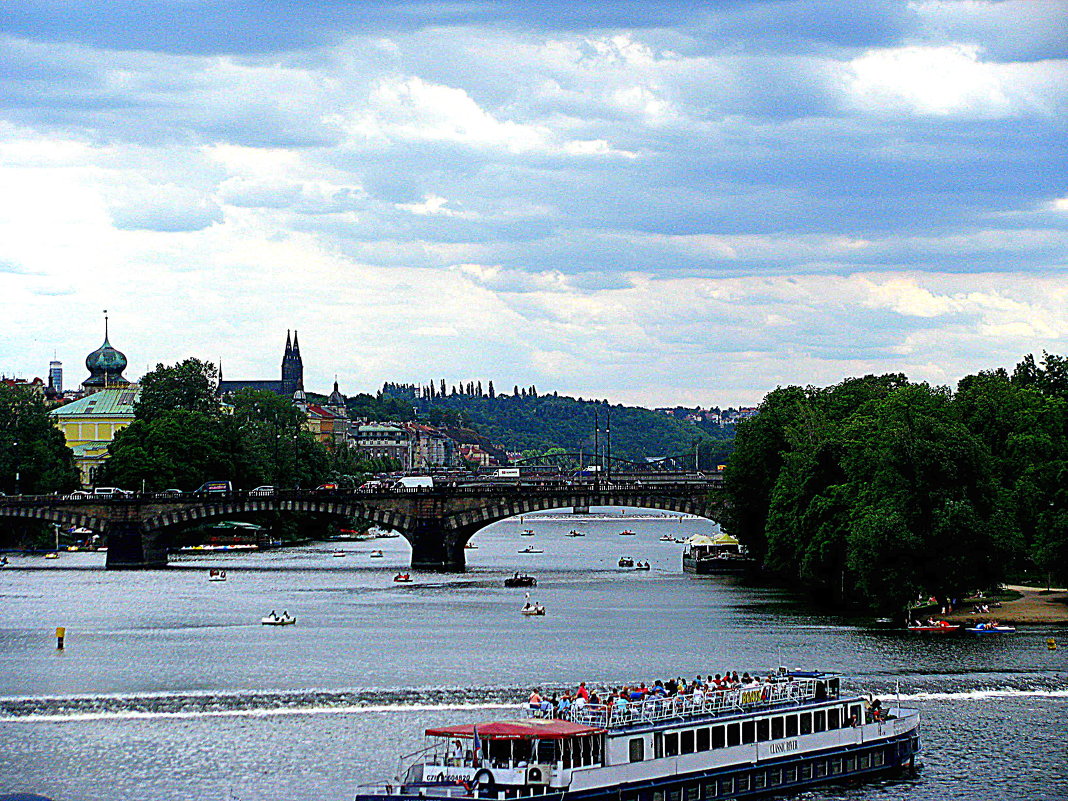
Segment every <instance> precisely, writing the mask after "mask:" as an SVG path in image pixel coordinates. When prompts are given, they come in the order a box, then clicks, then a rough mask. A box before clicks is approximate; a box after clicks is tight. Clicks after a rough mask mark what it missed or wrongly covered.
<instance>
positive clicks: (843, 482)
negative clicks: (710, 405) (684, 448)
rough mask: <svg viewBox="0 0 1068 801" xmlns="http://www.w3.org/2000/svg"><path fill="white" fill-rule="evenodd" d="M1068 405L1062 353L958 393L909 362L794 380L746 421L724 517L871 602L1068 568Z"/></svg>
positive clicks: (778, 562) (736, 530)
mask: <svg viewBox="0 0 1068 801" xmlns="http://www.w3.org/2000/svg"><path fill="white" fill-rule="evenodd" d="M1066 404H1068V362H1066V360H1065V359H1064V358H1062V357H1059V356H1053V355H1048V354H1047V355H1045V357H1044V359H1043V360H1042V361H1041V362H1040V363H1036V362H1035V360H1034V359H1033V358H1031V357H1028V358H1026V359H1025V360H1024V361H1023V362H1021V364H1020V365H1019V366H1017V368H1016V370H1015V371H1014V372H1013V373H1012V374H1011V375H1010V374H1009V373H1007V372H1006V371H1005V370H994V371H990V372H983V373H979V374H978V375H973V376H968V377H966V378H964V379H962V380H961V381H960V383H959V385H958V387H957V391H956V392H955V393H953V392H951V391H950V390H948V389H946V388H940V387H931V386H928V385H927V384H922V383H921V384H914V383H910V382H909V381H908V380H907V379H906V378H905V376H903V375H899V374H898V375H882V376H872V375H869V376H865V377H864V378H852V379H848V380H846V381H843V382H842V383H840V384H838V385H836V386H833V387H826V388H816V387H805V388H802V387H796V386H791V387H781V388H779V389H776V390H775V391H774V392H771V393H770V394H769V395H767V396H766V397H765V398H764V401H763V402H762V403H761V405H760V409H759V412H758V414H757V415H756V416H755V417H753V418H752V419H750V420H747V421H745V422H743V423H741V424H740V425H739V426H738V431H737V439H736V442H735V451H734V454H733V455H732V457H731V459H730V462H729V463H728V466H727V471H726V476H725V495H726V499H727V504H726V505H725V507H724V510H723V513H722V520H721V522H722V523H723V526H724V528H725V529H726V530H727V531H729V532H730V533H732V534H735V535H736V536H738V537H739V538H740V539H741V540H742V541H743V542H744V543H745V544H747V545H748V547H749V548H750V550H751V552H752V553H753V554H754V556H755V557H756V558H757V559H759V560H760V561H761V562H762V564H763V565H764V566H765V567H766V569H767V570H769V571H770V572H771V573H773V574H775V575H778V576H781V577H783V578H785V579H788V580H791V581H794V582H797V583H798V584H801V585H803V586H805V587H808V588H810V589H812V590H813V591H815V592H817V593H819V594H820V595H822V596H823V597H826V598H834V599H837V600H844V601H851V602H858V603H860V604H863V605H866V606H870V607H873V608H879V609H886V610H897V609H901V608H902V607H903V606H904V605H905V604H906V603H907V602H908V601H910V600H911V599H914V598H916V597H917V596H918V595H919V594H923V595H924V596H926V595H929V594H934V595H936V596H939V597H955V596H963V595H964V594H965V593H967V592H970V591H973V590H976V589H981V588H989V587H992V586H993V585H995V584H996V583H998V582H999V581H1001V580H1003V579H1005V578H1006V577H1009V576H1022V575H1027V574H1031V575H1035V574H1041V575H1042V576H1050V577H1052V578H1055V579H1058V578H1059V579H1060V580H1064V579H1065V578H1068V405H1066Z"/></svg>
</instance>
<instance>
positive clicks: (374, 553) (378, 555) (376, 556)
mask: <svg viewBox="0 0 1068 801" xmlns="http://www.w3.org/2000/svg"><path fill="white" fill-rule="evenodd" d="M384 555H385V554H383V553H382V552H381V551H380V550H378V549H377V548H376V549H375V550H373V551H371V558H372V559H381V558H382V557H383V556H384Z"/></svg>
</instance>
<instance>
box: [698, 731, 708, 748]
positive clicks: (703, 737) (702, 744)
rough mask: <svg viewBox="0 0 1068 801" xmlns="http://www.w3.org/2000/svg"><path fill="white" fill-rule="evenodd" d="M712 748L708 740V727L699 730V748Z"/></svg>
mask: <svg viewBox="0 0 1068 801" xmlns="http://www.w3.org/2000/svg"><path fill="white" fill-rule="evenodd" d="M709 748H710V746H709V740H708V727H707V726H706V727H705V728H703V729H698V730H697V750H698V751H707V750H708V749H709Z"/></svg>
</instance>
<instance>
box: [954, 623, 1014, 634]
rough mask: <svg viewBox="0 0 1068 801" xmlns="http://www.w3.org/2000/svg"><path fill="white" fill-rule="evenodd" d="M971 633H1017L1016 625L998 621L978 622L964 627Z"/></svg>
mask: <svg viewBox="0 0 1068 801" xmlns="http://www.w3.org/2000/svg"><path fill="white" fill-rule="evenodd" d="M964 630H965V631H966V632H968V633H969V634H1015V633H1016V627H1015V626H1004V625H1002V624H1000V623H998V622H996V621H991V622H990V623H976V624H975V625H974V626H968V627H966V628H965V629H964Z"/></svg>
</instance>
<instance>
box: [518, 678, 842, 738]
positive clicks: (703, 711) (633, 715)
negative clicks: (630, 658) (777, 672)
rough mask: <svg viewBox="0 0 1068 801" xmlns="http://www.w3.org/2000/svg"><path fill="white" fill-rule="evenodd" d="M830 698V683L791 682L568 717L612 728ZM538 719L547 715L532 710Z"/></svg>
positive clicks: (602, 707) (593, 707)
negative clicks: (828, 685) (828, 684)
mask: <svg viewBox="0 0 1068 801" xmlns="http://www.w3.org/2000/svg"><path fill="white" fill-rule="evenodd" d="M821 697H829V693H828V687H827V682H826V681H824V680H819V679H809V678H804V679H791V680H787V681H776V682H771V683H766V684H762V685H756V686H753V687H739V688H736V689H731V690H713V691H711V692H708V693H704V694H700V693H694V694H689V695H669V696H664V697H653V698H646V699H645V700H643V701H629V702H627V703H626V704H615V703H613V704H611V705H608V704H586V705H585V706H581V707H578V708H575V707H572V708H571V710H570V711H569V712H568V713H567V714H566V715H564V717H566V718H567V719H568V720H571V721H574V722H575V723H583V724H586V725H589V726H596V727H598V728H604V729H612V728H620V727H624V726H636V725H641V724H644V723H658V722H661V721H665V720H678V719H686V718H695V717H708V716H712V717H714V716H716V715H722V714H727V713H730V712H745V711H751V710H754V709H760V708H766V707H775V706H783V705H791V704H793V705H797V704H801V703H803V702H804V701H810V700H817V699H819V698H821ZM532 714H534V715H535V716H541V715H544V714H551V713H543V712H539V711H538V710H532Z"/></svg>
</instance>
